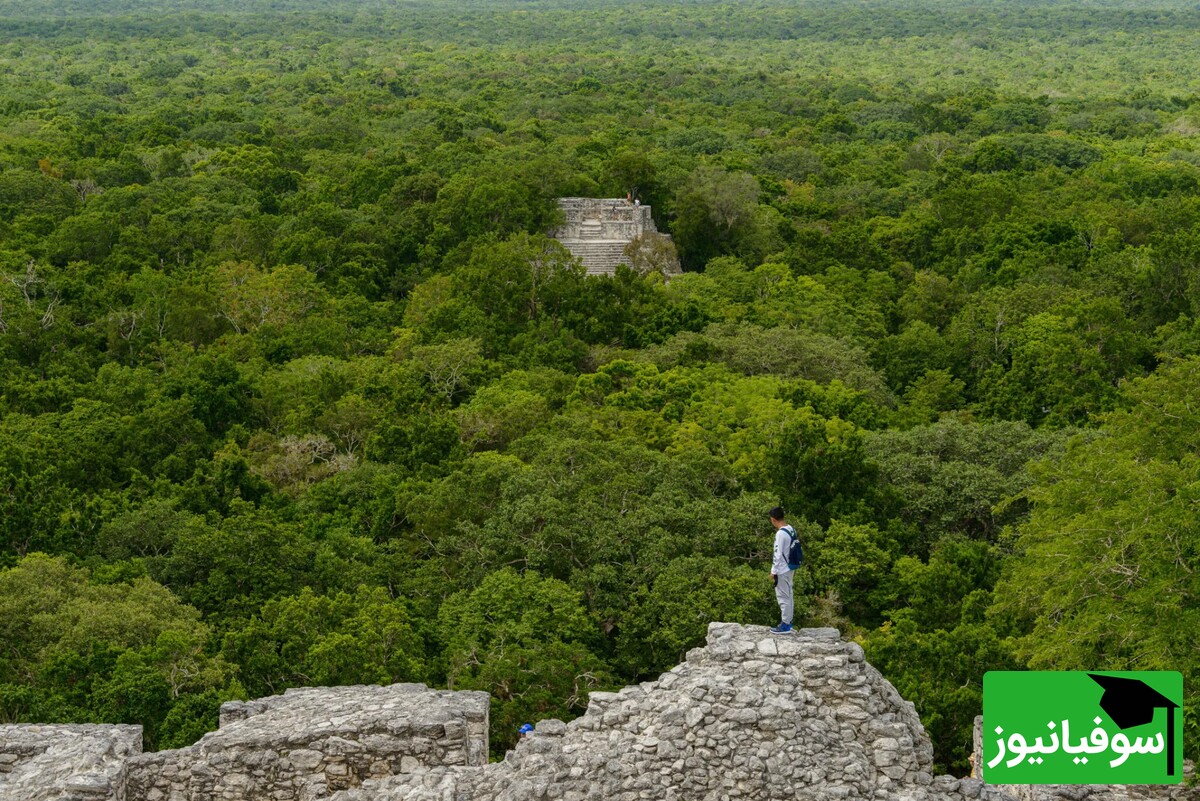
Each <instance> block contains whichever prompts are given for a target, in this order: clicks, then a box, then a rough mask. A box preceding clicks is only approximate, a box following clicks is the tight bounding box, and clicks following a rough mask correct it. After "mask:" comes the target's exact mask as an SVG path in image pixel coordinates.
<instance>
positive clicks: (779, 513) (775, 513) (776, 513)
mask: <svg viewBox="0 0 1200 801" xmlns="http://www.w3.org/2000/svg"><path fill="white" fill-rule="evenodd" d="M767 514H768V515H770V516H771V519H772V520H783V519H784V517H783V507H782V506H776V507H775V508H774V509H772V510H771V511H769V512H767Z"/></svg>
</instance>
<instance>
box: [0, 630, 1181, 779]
mask: <svg viewBox="0 0 1200 801" xmlns="http://www.w3.org/2000/svg"><path fill="white" fill-rule="evenodd" d="M488 706H489V698H488V695H487V694H486V693H482V692H450V691H445V690H431V689H428V688H427V687H425V686H424V685H420V684H397V685H392V686H390V687H333V688H312V689H297V690H289V691H288V692H286V693H284V694H283V695H280V696H272V697H270V698H263V699H260V700H257V701H249V702H233V703H230V704H226V705H225V706H224V707H223V708H222V710H221V728H220V729H219V730H218V731H216V732H211V733H209V734H206V735H205V736H204V737H203V738H201V740H200V741H199V742H198V743H196V744H195V745H193V746H190V747H188V748H182V749H178V750H175V751H162V752H159V753H153V754H140V753H139V752H140V750H141V742H140V740H141V731H140V728H139V727H137V726H0V801H52V800H53V801H538V800H545V801H647V800H649V799H655V800H660V801H685V800H686V801H693V800H695V801H700V800H701V799H702V800H703V801H731V800H732V799H774V798H787V799H803V801H818V799H821V800H822V801H823V800H824V799H864V801H866V800H868V799H869V801H967V800H968V799H970V800H971V801H975V800H976V799H977V800H978V801H1131V799H1142V798H1145V799H1173V800H1178V801H1183V800H1184V799H1186V800H1187V801H1200V798H1198V793H1197V791H1196V790H1194V789H1191V788H1187V787H1179V786H1136V787H1122V786H1113V785H1109V786H1103V787H1093V786H1086V785H1085V786H1074V785H1061V786H1050V785H1041V786H1032V787H1001V786H996V785H987V784H984V783H983V781H982V780H980V779H976V778H970V779H957V778H954V777H952V776H934V775H933V771H932V765H933V749H932V746H931V745H930V742H929V738H928V736H927V735H926V733H925V730H924V728H923V727H922V725H921V721H920V719H919V718H918V716H917V713H916V710H915V708H914V707H913V705H912V703H910V702H908V701H905V700H904V699H903V698H901V697H900V695H899V693H898V692H897V691H896V689H895V688H894V687H893V686H892V685H891V684H890V683H889V682H888V681H887V680H886V679H884V678H883V676H882V675H880V673H879V672H878V671H877V670H876V669H875V668H873V667H872V666H871V665H869V664H868V663H867V662H866V661H865V659H864V658H863V651H862V648H861V647H859V646H858V645H857V644H856V643H853V642H847V641H845V640H843V639H841V637H840V636H839V635H838V632H837V630H836V629H798V630H797V631H795V632H793V633H792V634H789V635H783V636H779V635H772V634H770V633H769V632H768V630H767V629H766V628H765V627H763V626H739V625H735V624H730V623H713V624H711V625H710V626H709V631H708V642H707V645H706V646H705V647H703V648H695V649H693V650H691V651H689V652H688V655H687V660H686V661H685V662H683V663H682V664H680V665H678V666H677V667H675V668H673V669H672V670H670V671H669V672H667V673H664V674H662V675H661V676H660V677H659V678H658V679H657V680H655V681H648V682H643V683H642V684H640V685H635V686H631V687H626V688H625V689H623V690H621V691H620V692H615V693H592V695H591V700H590V703H589V705H588V710H587V713H586V714H585V715H584V716H583V717H581V718H578V719H576V720H573V721H571V722H570V723H564V722H562V721H559V720H543V721H540V722H538V723H537V725H536V727H535V730H534V732H533V733H532V734H531V735H530V736H529V737H527V738H526V739H524V740H522V741H521V742H520V743H519V744H518V745H517V747H516V748H515V749H514V750H512V751H510V752H509V753H508V755H507V756H506V758H505V759H504V761H502V762H495V763H488V761H487V753H488V749H487V727H488ZM976 748H977V749H978V735H977V737H976ZM976 761H977V762H978V751H976ZM1190 770H1191V766H1190V765H1187V766H1185V773H1186V772H1190Z"/></svg>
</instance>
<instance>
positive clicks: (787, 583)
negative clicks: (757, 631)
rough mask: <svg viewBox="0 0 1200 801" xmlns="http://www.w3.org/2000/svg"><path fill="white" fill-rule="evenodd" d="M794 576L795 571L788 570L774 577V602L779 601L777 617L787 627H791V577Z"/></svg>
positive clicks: (792, 606)
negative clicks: (778, 616)
mask: <svg viewBox="0 0 1200 801" xmlns="http://www.w3.org/2000/svg"><path fill="white" fill-rule="evenodd" d="M794 575H796V571H794V570H789V571H787V572H786V573H782V574H777V575H776V576H775V600H777V601H779V615H780V618H781V619H782V620H783V622H784V623H787V624H788V625H789V626H790V625H792V610H793V608H794V604H793V602H792V576H794Z"/></svg>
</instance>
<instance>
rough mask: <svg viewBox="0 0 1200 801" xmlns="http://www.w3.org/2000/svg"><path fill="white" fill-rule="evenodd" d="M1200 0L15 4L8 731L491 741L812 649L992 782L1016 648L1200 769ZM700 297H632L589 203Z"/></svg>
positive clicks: (3, 412) (0, 139) (1, 95)
mask: <svg viewBox="0 0 1200 801" xmlns="http://www.w3.org/2000/svg"><path fill="white" fill-rule="evenodd" d="M1198 37H1200V8H1197V7H1196V5H1195V4H1194V3H1184V2H1172V1H1170V0H1150V1H1149V2H1138V3H1134V2H1098V1H1094V2H1088V1H1085V0H1078V1H1074V2H1025V1H1021V2H1017V1H1015V0H1002V1H1000V2H960V0H946V1H944V2H934V0H898V1H895V2H893V1H889V0H864V1H863V2H849V0H827V1H817V0H813V1H811V2H791V1H790V0H789V1H788V2H784V0H753V1H752V2H700V1H696V0H687V1H686V2H684V1H683V0H677V1H671V0H645V2H615V1H613V2H601V0H593V1H592V2H574V1H572V0H531V1H530V2H519V1H518V0H497V1H496V2H486V3H471V4H464V3H458V2H439V1H435V0H415V1H414V2H383V1H382V0H365V1H364V2H340V1H339V0H333V2H322V3H316V2H284V0H274V1H267V0H238V2H232V1H231V0H205V2H203V3H193V2H190V1H189V2H182V0H178V1H175V0H170V1H167V0H164V1H161V2H160V1H159V0H145V1H144V2H143V1H141V0H87V1H86V2H83V1H82V0H81V1H80V2H55V1H53V0H50V1H45V0H0V721H7V722H15V721H72V722H83V721H96V722H130V723H141V724H143V725H144V726H145V727H146V738H147V742H148V745H149V746H150V747H157V748H162V747H172V746H178V745H182V744H186V743H190V742H192V741H194V740H195V739H196V738H197V737H199V736H200V734H202V733H203V732H205V731H207V730H209V729H211V728H214V727H215V725H216V712H217V708H218V706H219V704H220V703H221V702H222V701H223V700H227V699H232V698H244V697H255V696H260V695H265V694H271V693H279V692H281V691H283V690H284V689H285V688H287V687H292V686H299V685H317V684H330V683H363V682H368V683H373V682H390V681H401V680H417V681H425V682H430V683H434V684H437V685H440V686H450V687H453V688H460V689H461V688H471V689H476V688H478V689H486V690H489V691H490V692H491V693H492V695H493V698H494V700H493V706H492V721H493V736H492V740H493V747H494V749H495V751H496V753H502V752H503V749H504V748H505V747H507V746H508V745H510V744H511V743H512V741H513V738H514V737H515V728H516V725H517V724H519V723H521V722H524V721H525V720H530V719H536V718H539V717H550V716H554V717H564V718H569V717H571V716H573V715H576V714H579V713H580V712H581V711H582V710H583V709H584V707H585V706H586V702H587V693H588V691H590V690H595V689H610V688H612V687H615V686H620V685H623V684H626V683H630V682H635V681H638V680H641V679H644V678H647V677H653V676H655V675H656V674H657V672H659V671H662V670H665V669H667V668H669V667H671V666H672V665H674V664H675V663H676V662H677V661H679V660H680V659H681V657H682V655H683V654H684V652H685V651H686V650H687V649H688V648H689V647H692V646H694V645H696V644H698V643H700V642H701V641H702V639H703V636H704V632H705V629H706V626H707V623H708V622H709V621H711V620H730V621H739V622H753V623H773V622H774V621H775V620H776V619H777V617H776V614H777V609H776V608H775V607H774V599H773V596H772V593H771V588H770V580H769V578H768V575H767V571H768V563H769V562H768V554H769V551H770V547H771V542H772V536H771V529H770V527H769V526H768V523H767V520H766V514H765V513H766V510H767V509H769V508H770V507H772V506H774V505H775V504H776V503H782V504H783V505H784V507H785V508H787V509H788V510H789V512H790V516H791V520H792V522H793V523H795V524H796V526H797V529H798V530H799V532H800V534H801V537H802V539H803V541H804V543H805V548H806V555H807V564H806V566H805V567H804V568H803V569H802V571H801V574H800V575H799V577H798V580H797V586H798V589H797V596H798V598H797V601H798V607H799V609H800V611H801V620H800V621H798V622H804V623H808V624H813V625H822V624H823V625H837V626H839V627H840V628H841V629H842V631H843V633H844V634H845V635H846V636H852V637H855V638H856V639H858V640H859V641H860V642H861V643H862V644H863V645H864V647H865V648H866V650H867V656H868V658H869V659H870V660H871V661H872V663H873V664H875V665H876V666H877V667H879V668H880V669H881V670H882V671H883V673H884V674H885V675H886V676H887V677H888V678H889V679H890V680H891V681H892V682H893V683H894V684H895V685H896V686H897V688H898V689H899V690H900V692H901V693H902V694H903V695H904V696H905V697H907V698H909V699H912V700H913V701H915V703H916V704H917V708H918V710H919V712H920V713H921V715H922V718H923V720H924V721H925V724H926V726H927V727H928V729H929V730H930V733H931V735H932V737H933V738H934V742H935V746H936V752H937V759H938V763H939V768H941V769H943V770H950V771H955V772H958V773H965V771H966V770H967V764H966V757H967V754H968V753H969V750H970V724H971V720H972V718H973V716H974V715H976V714H978V713H979V711H980V697H981V680H982V676H983V673H984V672H985V671H987V670H992V669H1018V668H1023V667H1032V668H1072V669H1075V668H1081V669H1169V670H1181V671H1183V673H1184V677H1185V687H1187V688H1189V691H1188V697H1187V699H1186V703H1185V706H1186V707H1187V733H1188V734H1187V740H1186V741H1185V742H1187V743H1188V751H1189V756H1192V757H1195V756H1196V755H1197V754H1196V751H1195V743H1197V742H1200V739H1198V738H1200V717H1198V716H1197V710H1198V709H1200V704H1198V702H1200V697H1197V694H1196V688H1197V687H1200V653H1198V652H1197V647H1196V644H1195V636H1194V634H1195V632H1196V631H1197V628H1198V626H1197V617H1198V614H1197V610H1198V604H1197V592H1198V591H1200V580H1198V579H1197V574H1196V569H1197V566H1198V564H1200V555H1198V545H1200V531H1198V530H1197V526H1198V523H1197V520H1198V518H1197V514H1196V509H1197V503H1198V499H1200V457H1198V456H1197V454H1198V453H1200V407H1198V406H1197V404H1196V402H1195V399H1196V398H1197V397H1200V327H1198V326H1197V322H1196V321H1197V316H1198V315H1200V227H1198V223H1200V94H1198V93H1200V61H1197V59H1196V57H1195V55H1196V48H1197V43H1198ZM626 192H634V193H636V194H637V195H638V197H640V199H641V200H642V201H643V202H645V203H648V204H650V205H651V206H652V208H653V211H654V215H655V218H656V220H657V223H658V226H659V228H660V229H661V230H665V231H668V232H670V233H671V234H672V235H673V236H674V238H675V242H676V244H677V245H678V248H679V251H680V255H681V256H682V259H683V264H684V267H685V273H684V274H683V275H682V276H679V277H677V278H674V279H672V280H670V281H669V282H667V281H664V280H663V278H662V276H661V275H659V274H657V273H655V272H649V273H647V274H644V275H643V274H639V273H637V272H635V271H632V270H627V269H622V270H621V271H619V272H618V273H617V274H616V275H615V276H611V277H585V276H584V275H583V272H582V269H581V268H580V266H579V265H578V264H577V263H576V262H574V261H573V260H572V259H571V257H570V255H569V254H568V253H567V252H566V251H565V250H563V249H562V248H561V246H559V245H557V243H554V242H553V241H551V240H549V239H547V238H546V235H545V234H546V231H547V230H548V229H549V228H550V227H551V226H552V225H554V223H555V222H556V221H557V214H558V212H557V209H556V206H555V202H554V200H555V198H557V197H559V196H565V195H584V196H598V197H612V196H616V197H623V196H624V195H625V194H626Z"/></svg>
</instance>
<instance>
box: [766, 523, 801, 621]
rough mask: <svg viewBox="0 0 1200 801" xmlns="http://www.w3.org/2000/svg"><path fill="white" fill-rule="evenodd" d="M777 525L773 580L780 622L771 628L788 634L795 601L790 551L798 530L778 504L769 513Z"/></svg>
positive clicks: (773, 552) (772, 569)
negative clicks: (791, 524)
mask: <svg viewBox="0 0 1200 801" xmlns="http://www.w3.org/2000/svg"><path fill="white" fill-rule="evenodd" d="M767 514H768V516H769V517H770V518H771V525H772V526H774V527H775V547H774V548H772V549H771V581H772V582H773V583H774V584H775V600H777V601H778V602H779V617H780V623H779V625H778V626H775V627H774V628H772V629H771V633H772V634H787V633H788V632H789V631H791V630H792V613H793V610H794V609H795V602H794V599H793V597H792V568H791V566H790V565H788V552H789V551H790V550H791V546H792V538H794V537H795V536H796V530H795V529H793V528H792V527H791V526H789V525H788V524H787V521H786V520H785V519H784V516H783V509H781V508H780V507H778V506H776V507H775V508H774V509H772V510H771V511H770V512H768V513H767Z"/></svg>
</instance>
